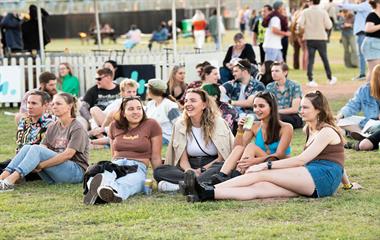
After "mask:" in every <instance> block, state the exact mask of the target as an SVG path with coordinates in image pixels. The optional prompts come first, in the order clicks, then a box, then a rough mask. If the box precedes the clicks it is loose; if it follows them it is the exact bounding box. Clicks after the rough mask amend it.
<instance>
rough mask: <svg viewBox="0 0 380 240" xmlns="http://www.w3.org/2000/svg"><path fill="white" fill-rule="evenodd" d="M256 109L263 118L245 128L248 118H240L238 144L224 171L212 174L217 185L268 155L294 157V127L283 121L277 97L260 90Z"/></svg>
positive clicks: (255, 104)
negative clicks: (292, 144) (292, 147)
mask: <svg viewBox="0 0 380 240" xmlns="http://www.w3.org/2000/svg"><path fill="white" fill-rule="evenodd" d="M253 112H254V113H255V115H256V117H257V119H258V120H259V121H257V122H254V123H253V124H252V126H248V129H243V124H244V123H245V121H246V120H245V118H242V120H241V121H240V122H239V128H238V132H237V135H236V138H235V147H234V149H233V150H232V152H231V154H230V155H229V156H228V158H227V159H226V161H225V162H224V164H223V167H222V169H221V170H220V172H219V173H218V174H215V175H213V176H212V178H211V180H212V184H213V185H215V184H218V183H221V182H224V181H226V180H228V179H230V178H231V177H233V176H238V175H241V174H244V172H245V171H246V170H247V169H248V168H249V167H250V166H253V165H255V164H259V163H262V162H264V160H265V159H266V158H267V157H268V156H273V157H277V158H281V159H282V158H286V157H290V151H291V149H290V146H289V145H290V142H291V141H292V137H293V127H292V125H291V124H289V123H285V122H282V121H280V117H279V114H278V108H277V100H276V97H275V96H274V95H273V94H272V93H270V92H267V91H265V92H258V93H257V94H256V95H255V98H254V100H253ZM244 130H245V131H244ZM253 138H254V139H253ZM235 169H236V171H234V170H235ZM232 172H233V174H231V173H232Z"/></svg>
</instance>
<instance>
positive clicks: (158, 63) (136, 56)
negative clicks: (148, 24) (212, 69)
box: [0, 51, 225, 107]
mask: <svg viewBox="0 0 380 240" xmlns="http://www.w3.org/2000/svg"><path fill="white" fill-rule="evenodd" d="M57 54H60V55H57ZM224 54H225V53H224V52H202V53H194V52H182V53H178V54H177V58H176V61H174V60H173V54H172V53H171V52H170V51H169V52H165V51H160V52H151V53H150V52H145V53H129V52H126V53H123V54H121V53H120V52H116V51H109V52H107V53H104V52H103V53H101V54H97V55H95V54H94V55H89V54H87V55H76V56H68V55H65V54H64V53H56V54H55V55H56V56H54V55H51V56H48V57H46V59H45V63H44V64H42V63H41V59H40V58H38V57H37V58H32V57H17V58H10V59H8V58H4V59H2V63H0V66H21V67H22V68H23V69H24V81H23V82H22V83H21V86H22V87H21V90H22V92H26V91H28V90H30V89H33V88H36V87H38V80H37V79H38V76H39V75H40V74H41V73H42V72H44V71H50V72H52V73H55V74H58V66H59V64H60V63H62V62H67V63H69V64H70V66H71V67H72V70H73V74H74V75H75V76H77V77H78V79H79V81H80V86H81V87H80V94H81V96H83V95H84V93H85V92H86V90H87V89H88V88H90V87H91V86H93V85H94V84H95V79H94V76H95V74H96V69H97V68H98V67H99V66H102V64H103V63H104V62H105V61H106V60H109V59H112V60H115V61H116V62H117V63H118V64H120V65H128V64H133V65H135V64H152V65H155V69H156V77H157V78H161V79H163V80H167V79H168V74H169V71H170V69H171V68H172V67H173V65H178V64H182V65H185V68H186V79H187V81H188V82H190V81H194V80H199V79H198V77H197V76H196V71H195V68H194V67H195V65H196V64H197V63H199V62H201V61H205V60H207V61H209V62H211V63H212V64H213V65H215V66H220V65H221V63H222V61H223V58H224ZM1 104H2V103H0V106H6V107H8V106H11V105H13V106H14V107H16V106H18V103H4V104H2V105H1Z"/></svg>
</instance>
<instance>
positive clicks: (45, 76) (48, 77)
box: [38, 72, 57, 84]
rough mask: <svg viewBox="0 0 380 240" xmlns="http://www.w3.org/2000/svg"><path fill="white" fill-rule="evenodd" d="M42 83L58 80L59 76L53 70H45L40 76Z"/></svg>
mask: <svg viewBox="0 0 380 240" xmlns="http://www.w3.org/2000/svg"><path fill="white" fill-rule="evenodd" d="M38 80H39V82H40V84H42V83H44V84H48V83H49V82H50V81H51V80H57V77H56V76H55V74H53V73H51V72H43V73H41V75H40V77H39V78H38Z"/></svg>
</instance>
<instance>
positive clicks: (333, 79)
mask: <svg viewBox="0 0 380 240" xmlns="http://www.w3.org/2000/svg"><path fill="white" fill-rule="evenodd" d="M337 81H338V79H337V78H336V77H334V76H332V77H331V79H330V81H329V84H330V85H334V84H335V83H336V82H337Z"/></svg>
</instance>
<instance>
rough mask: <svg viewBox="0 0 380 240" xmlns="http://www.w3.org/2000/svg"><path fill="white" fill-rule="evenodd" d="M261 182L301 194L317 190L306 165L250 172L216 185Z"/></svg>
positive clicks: (237, 185) (234, 185)
mask: <svg viewBox="0 0 380 240" xmlns="http://www.w3.org/2000/svg"><path fill="white" fill-rule="evenodd" d="M259 182H270V183H273V184H275V185H277V186H279V187H282V188H285V189H287V190H289V191H292V192H295V193H298V194H300V195H306V196H309V195H311V194H312V193H313V192H314V190H315V184H314V181H313V179H312V177H311V175H310V173H309V171H308V170H307V169H306V168H305V167H295V168H284V169H272V170H264V171H261V172H256V173H248V174H245V175H242V176H239V177H236V178H232V179H230V180H228V181H226V182H223V183H220V184H217V185H215V189H216V190H218V189H219V188H238V187H248V186H251V185H252V184H255V183H259Z"/></svg>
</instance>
